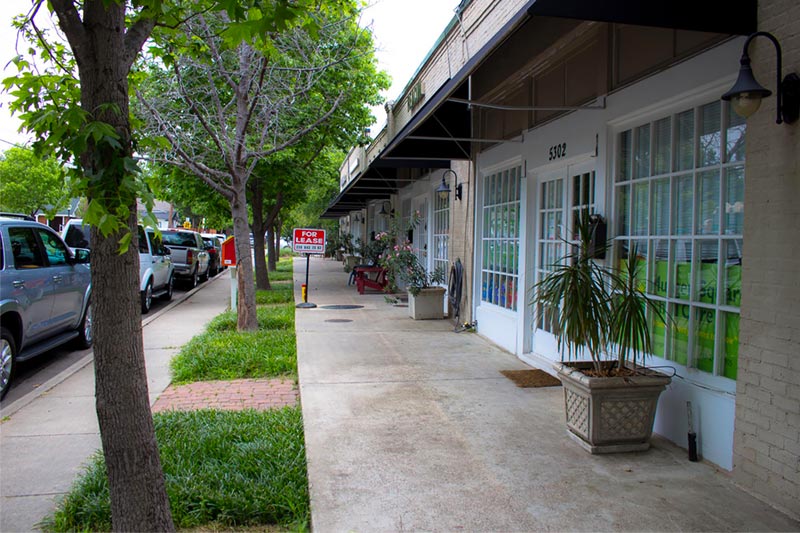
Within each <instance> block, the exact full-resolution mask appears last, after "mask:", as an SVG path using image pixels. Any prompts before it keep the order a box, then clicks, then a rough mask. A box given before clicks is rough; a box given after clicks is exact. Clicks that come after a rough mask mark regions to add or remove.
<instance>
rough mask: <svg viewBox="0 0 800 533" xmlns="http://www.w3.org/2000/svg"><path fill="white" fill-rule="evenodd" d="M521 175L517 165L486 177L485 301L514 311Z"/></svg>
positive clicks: (484, 237) (483, 263) (484, 229)
mask: <svg viewBox="0 0 800 533" xmlns="http://www.w3.org/2000/svg"><path fill="white" fill-rule="evenodd" d="M520 178H521V168H520V167H514V168H511V169H507V170H503V171H501V172H497V173H495V174H491V175H489V176H486V177H485V178H484V179H483V200H484V201H483V229H482V235H481V250H482V251H481V257H482V265H481V301H483V302H486V303H490V304H493V305H497V306H500V307H503V308H506V309H511V310H512V311H516V310H517V292H518V290H519V285H518V283H519V219H520ZM448 210H449V207H448ZM553 223H555V221H553Z"/></svg>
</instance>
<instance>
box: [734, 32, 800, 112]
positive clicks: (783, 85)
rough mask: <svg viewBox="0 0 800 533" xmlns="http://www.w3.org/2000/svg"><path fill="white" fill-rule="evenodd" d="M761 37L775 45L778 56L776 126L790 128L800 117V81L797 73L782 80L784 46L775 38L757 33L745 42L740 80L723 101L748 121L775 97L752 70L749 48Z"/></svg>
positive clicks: (769, 34) (763, 33)
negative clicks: (769, 99)
mask: <svg viewBox="0 0 800 533" xmlns="http://www.w3.org/2000/svg"><path fill="white" fill-rule="evenodd" d="M758 36H764V37H766V38H767V39H769V40H770V41H772V44H774V45H775V52H776V55H777V59H778V66H777V94H776V96H775V97H776V98H777V115H778V116H777V119H776V120H775V122H776V123H777V124H781V123H783V122H785V123H787V124H791V123H792V122H795V121H796V120H797V118H798V115H800V77H798V75H797V74H795V73H794V72H792V73H790V74H787V75H786V77H785V78H783V80H781V74H782V72H781V45H780V44H779V43H778V40H777V39H776V38H775V36H774V35H772V34H771V33H768V32H765V31H757V32H755V33H754V34H752V35H750V36H749V37H748V38H747V40H746V41H745V42H744V48H743V50H742V58H741V59H740V60H739V63H740V64H741V67H740V68H739V77H738V78H737V79H736V83H734V84H733V87H731V90H730V91H728V92H726V93H725V94H723V95H722V99H723V100H726V101H730V103H731V106H732V107H733V110H734V111H735V112H736V114H737V115H739V116H741V117H744V118H747V117H749V116H750V115H752V114H753V113H755V112H756V111H758V108H759V106H760V105H761V99H762V98H766V97H767V96H769V95H771V94H772V91H770V90H769V89H766V88H765V87H763V86H762V85H761V84H760V83H758V81H757V80H756V78H755V76H753V70H752V69H751V68H750V55H749V54H748V53H747V48H748V47H749V46H750V41H752V40H753V39H755V38H756V37H758Z"/></svg>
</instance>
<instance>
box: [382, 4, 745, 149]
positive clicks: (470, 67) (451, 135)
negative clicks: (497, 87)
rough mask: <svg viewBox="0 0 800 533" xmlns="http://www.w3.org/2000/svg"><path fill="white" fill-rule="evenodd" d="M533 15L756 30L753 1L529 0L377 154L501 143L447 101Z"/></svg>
mask: <svg viewBox="0 0 800 533" xmlns="http://www.w3.org/2000/svg"><path fill="white" fill-rule="evenodd" d="M534 16H547V17H558V18H570V19H577V20H586V21H598V22H612V23H618V24H632V25H640V26H655V27H667V28H674V29H683V30H694V31H706V32H715V33H726V34H731V35H748V34H750V33H753V32H754V31H756V0H703V1H700V2H698V1H697V0H669V1H665V0H662V1H660V2H658V1H654V2H648V1H642V0H603V1H598V0H529V1H528V2H527V3H526V4H525V6H524V7H522V8H521V9H520V10H519V11H518V12H517V13H516V14H515V15H514V16H513V17H512V18H511V19H510V20H509V21H508V22H507V23H506V24H505V25H504V26H503V27H502V28H501V29H500V30H499V31H498V32H497V33H496V34H495V35H494V36H493V37H492V38H491V39H490V40H489V42H487V43H486V44H485V45H484V46H483V47H482V48H481V49H480V50H479V51H478V52H477V53H476V54H475V55H473V56H472V57H471V58H470V59H469V61H467V63H466V64H465V65H464V66H463V67H462V68H461V69H460V70H459V71H458V73H456V74H455V75H454V76H453V77H452V78H450V79H449V80H448V81H447V82H445V84H444V85H442V87H441V88H440V89H439V90H438V91H436V93H435V94H434V95H433V96H432V97H431V98H429V99H428V101H427V102H425V104H424V105H423V106H422V108H421V109H420V110H419V111H418V112H417V113H416V115H414V118H412V119H411V120H410V121H409V122H408V124H406V126H405V127H404V128H403V129H402V130H401V131H400V132H399V133H398V134H397V135H396V136H395V137H394V139H392V141H391V142H390V143H389V145H388V146H387V147H386V149H385V150H384V151H383V153H382V155H381V157H388V158H392V157H447V158H449V159H469V158H470V155H471V144H472V143H473V142H477V143H480V142H491V143H494V142H499V141H498V140H497V139H476V138H472V137H471V115H470V108H469V105H468V104H466V103H463V102H461V103H459V102H453V101H452V100H450V99H451V98H458V99H464V100H466V99H468V98H469V94H468V89H467V79H468V78H469V76H470V75H471V74H472V73H473V72H475V70H477V68H478V67H479V66H480V65H481V64H482V63H483V62H484V61H485V60H486V59H488V58H489V56H491V54H492V53H493V52H495V51H496V50H497V48H499V47H500V45H501V44H502V43H503V42H504V41H505V40H506V39H507V38H508V37H509V36H510V35H511V34H512V33H514V32H515V31H516V30H517V29H518V28H519V27H520V26H521V25H522V24H524V23H525V22H526V21H527V20H528V19H529V18H531V17H534Z"/></svg>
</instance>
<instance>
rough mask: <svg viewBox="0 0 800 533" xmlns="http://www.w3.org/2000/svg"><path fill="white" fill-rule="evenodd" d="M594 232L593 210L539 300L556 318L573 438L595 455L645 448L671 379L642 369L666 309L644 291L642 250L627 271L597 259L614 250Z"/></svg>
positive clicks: (580, 220)
mask: <svg viewBox="0 0 800 533" xmlns="http://www.w3.org/2000/svg"><path fill="white" fill-rule="evenodd" d="M595 227H596V226H595V225H594V224H592V223H591V221H590V217H589V216H588V215H587V214H586V213H584V214H583V215H582V216H580V217H577V220H576V222H575V230H576V237H577V242H574V243H573V242H569V243H568V249H569V250H570V252H569V253H568V254H567V255H566V256H565V257H564V258H562V260H561V261H560V262H559V263H558V264H557V265H553V267H552V269H551V270H550V271H549V272H548V273H547V274H546V275H545V276H544V277H543V278H542V279H541V280H540V281H539V282H538V283H537V284H536V285H535V287H534V290H535V291H536V292H535V296H534V302H536V303H538V304H541V307H542V308H544V309H545V310H546V312H547V313H549V315H550V316H551V317H552V318H553V321H554V328H553V329H554V333H553V334H554V335H555V337H556V339H557V341H558V347H559V351H560V352H561V354H562V362H560V363H558V364H556V365H555V366H556V370H557V372H558V376H559V378H560V379H561V382H562V385H563V387H564V404H565V408H566V419H567V429H568V432H569V435H570V436H571V437H572V438H573V439H575V440H576V441H577V442H578V443H579V444H581V446H583V447H584V448H585V449H586V450H588V451H590V452H591V453H614V452H628V451H640V450H646V449H647V448H649V446H650V442H649V441H650V437H651V435H652V431H653V422H654V419H655V412H656V406H657V404H658V397H659V395H660V394H661V392H662V391H663V390H664V388H665V387H666V386H667V385H668V384H669V383H670V380H671V378H670V377H669V376H666V375H664V374H662V373H659V372H656V371H653V370H649V369H647V368H645V367H644V364H643V363H644V361H643V358H644V357H645V356H646V355H647V354H648V353H651V352H652V347H651V337H650V329H649V327H648V323H647V313H648V312H649V313H655V314H656V315H657V316H660V317H661V310H660V309H659V308H658V306H657V305H656V304H655V302H653V301H652V300H651V299H650V298H648V297H647V295H645V294H644V292H643V291H642V290H641V287H640V285H641V281H642V278H643V273H644V270H645V264H644V261H643V260H642V257H641V256H640V255H639V253H638V252H637V250H636V248H635V247H630V249H629V250H628V254H627V258H625V259H624V260H622V261H621V267H620V269H612V268H608V267H603V266H601V265H600V264H599V263H598V262H597V261H596V260H595V258H596V257H598V255H599V253H600V251H601V250H603V251H604V250H605V248H607V247H608V244H607V243H601V244H599V245H598V244H597V243H594V242H593V238H592V237H593V236H592V231H593V229H594V228H595ZM661 318H662V319H663V317H661ZM586 357H588V360H585V358H586ZM581 358H583V359H584V360H580V359H581Z"/></svg>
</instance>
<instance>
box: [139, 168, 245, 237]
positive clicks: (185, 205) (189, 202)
mask: <svg viewBox="0 0 800 533" xmlns="http://www.w3.org/2000/svg"><path fill="white" fill-rule="evenodd" d="M146 168H147V171H146V174H147V176H146V178H145V179H146V181H147V183H148V185H150V188H151V189H152V190H153V194H154V195H155V197H156V198H158V199H160V200H166V201H168V202H170V203H172V204H173V205H174V206H175V209H176V211H177V212H178V213H180V215H181V217H189V218H190V219H191V220H192V221H193V222H195V221H196V222H197V224H194V225H199V223H200V221H202V220H205V226H206V227H208V228H214V229H216V230H222V229H225V228H229V227H231V210H230V206H229V205H228V203H227V202H226V201H225V199H224V198H223V197H222V196H220V195H219V194H218V193H217V192H216V191H215V190H214V189H212V188H211V187H209V186H208V185H206V184H205V183H204V182H202V181H201V180H198V179H197V178H195V177H194V176H192V175H191V174H187V173H186V172H184V171H183V170H181V169H179V168H176V167H171V166H164V165H158V164H151V165H147V167H146Z"/></svg>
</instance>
